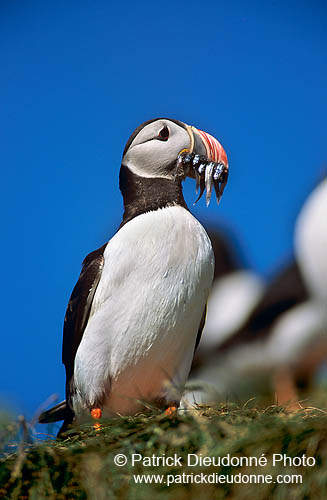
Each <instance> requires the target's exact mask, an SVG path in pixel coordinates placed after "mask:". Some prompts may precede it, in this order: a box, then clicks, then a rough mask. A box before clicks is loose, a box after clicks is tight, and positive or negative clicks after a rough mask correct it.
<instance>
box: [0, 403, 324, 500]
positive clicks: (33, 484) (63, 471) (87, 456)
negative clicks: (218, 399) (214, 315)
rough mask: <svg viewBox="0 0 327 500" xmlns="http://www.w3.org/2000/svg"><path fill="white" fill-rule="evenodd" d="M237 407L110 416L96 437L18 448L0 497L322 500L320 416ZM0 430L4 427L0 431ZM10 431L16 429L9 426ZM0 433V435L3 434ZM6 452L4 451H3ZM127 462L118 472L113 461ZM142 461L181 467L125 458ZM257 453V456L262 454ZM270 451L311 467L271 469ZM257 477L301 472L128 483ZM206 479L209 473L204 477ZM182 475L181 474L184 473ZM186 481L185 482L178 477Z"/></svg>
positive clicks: (86, 431) (4, 466)
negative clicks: (230, 461) (138, 477)
mask: <svg viewBox="0 0 327 500" xmlns="http://www.w3.org/2000/svg"><path fill="white" fill-rule="evenodd" d="M253 405H254V401H250V402H249V403H248V405H244V406H243V407H239V406H237V405H235V404H220V405H217V407H216V408H213V407H210V408H209V407H202V408H199V409H198V410H196V411H192V412H185V414H182V415H177V416H174V417H166V416H165V415H163V414H159V413H158V412H155V411H152V412H150V413H148V414H140V415H138V416H135V417H128V418H125V417H124V418H114V419H111V420H109V421H107V422H106V423H105V425H104V426H103V427H102V429H101V430H100V431H99V432H95V431H94V430H93V429H92V428H90V427H87V426H85V427H82V428H80V431H79V432H78V433H72V434H71V435H70V436H68V437H67V439H66V440H65V441H62V442H59V441H53V440H51V441H50V440H49V441H46V442H44V441H43V442H40V444H38V445H29V446H27V445H25V446H23V445H22V444H21V445H20V449H19V450H18V451H15V453H12V454H10V453H8V452H7V454H6V455H5V456H4V458H3V459H2V461H1V464H0V467H1V469H0V497H2V496H3V497H4V498H17V499H18V498H20V499H24V498H26V499H27V498H28V499H42V498H50V499H51V498H53V499H56V500H57V499H75V498H76V499H83V498H92V499H93V498H94V499H97V500H98V499H99V500H102V499H106V498H119V499H133V500H138V499H149V498H150V499H151V498H152V499H153V500H155V499H157V498H159V499H161V498H162V499H169V500H170V499H174V500H182V499H188V500H190V499H194V500H201V499H206V500H207V499H220V498H240V499H249V500H250V499H251V500H252V499H254V498H255V499H259V500H260V499H269V498H273V499H280V500H282V499H285V498H287V499H288V500H292V499H302V498H303V499H309V498H310V499H315V500H316V499H325V498H327V412H326V411H325V410H323V409H313V408H311V409H306V410H301V411H300V412H297V413H295V414H291V415H289V414H287V413H286V412H285V411H284V410H283V409H282V408H279V407H276V406H271V407H268V408H266V409H265V410H262V409H261V410H258V409H257V408H255V407H253ZM8 425H9V426H11V432H12V433H14V432H15V426H14V425H13V424H2V434H1V435H2V440H3V444H4V442H5V441H7V443H6V444H7V445H8V440H9V441H10V429H9V428H8ZM6 426H7V427H6ZM16 430H17V429H16ZM4 436H5V437H4ZM7 450H8V448H7ZM118 453H123V454H124V455H126V457H127V458H128V463H127V465H125V466H121V467H118V466H117V465H115V463H114V457H115V455H116V454H118ZM133 453H134V454H135V453H138V454H141V455H142V456H144V457H151V456H152V455H154V456H156V457H158V456H163V455H165V456H166V457H170V456H174V454H176V455H177V456H178V457H182V458H181V461H182V462H184V464H183V465H182V466H178V465H176V466H168V465H166V466H154V465H152V466H145V465H142V464H141V463H140V462H138V463H137V464H135V465H134V467H133V466H132V464H131V456H132V454H133ZM188 453H193V454H198V455H201V454H202V456H209V457H218V456H220V457H224V456H227V455H228V454H229V455H230V456H237V457H260V456H265V457H266V458H267V465H266V466H265V467H263V466H262V467H260V466H259V467H246V465H243V466H242V467H241V466H228V465H221V466H213V465H212V466H207V467H205V466H203V467H200V466H195V467H191V466H187V455H188ZM262 454H264V455H262ZM273 454H285V455H287V457H290V458H291V459H292V458H293V457H300V456H302V455H303V454H305V455H306V456H307V457H315V461H316V464H315V466H313V467H302V466H300V467H295V466H286V467H285V466H283V465H282V464H281V463H278V464H276V465H275V466H273V464H272V457H273ZM201 472H203V473H204V474H206V475H210V474H211V475H212V474H213V473H215V474H224V475H228V476H230V475H232V474H233V475H236V474H239V473H240V472H242V474H265V475H267V474H268V475H269V474H270V475H271V476H272V480H273V481H275V480H276V478H277V475H278V474H282V475H285V474H287V475H293V474H295V475H301V476H302V484H277V483H276V482H272V483H271V484H235V483H234V484H194V483H193V484H191V483H190V484H176V483H175V484H171V485H170V486H167V484H135V482H134V480H133V475H135V474H163V475H164V478H163V480H167V475H168V474H169V475H170V476H169V477H170V478H172V477H175V480H177V481H178V475H182V474H183V473H184V474H188V475H189V477H191V476H190V475H192V474H193V477H194V475H195V474H199V473H201ZM212 477H213V476H212ZM184 478H185V476H184ZM184 480H186V479H184Z"/></svg>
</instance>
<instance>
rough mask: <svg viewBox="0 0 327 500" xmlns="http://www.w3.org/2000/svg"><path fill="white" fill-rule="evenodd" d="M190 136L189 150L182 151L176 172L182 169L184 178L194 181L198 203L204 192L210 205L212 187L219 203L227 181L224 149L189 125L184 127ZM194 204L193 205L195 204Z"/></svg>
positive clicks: (177, 161)
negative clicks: (190, 178)
mask: <svg viewBox="0 0 327 500" xmlns="http://www.w3.org/2000/svg"><path fill="white" fill-rule="evenodd" d="M186 130H187V132H188V134H189V136H190V148H189V149H183V150H182V151H181V152H180V153H179V155H178V157H177V160H176V165H177V170H180V169H183V174H184V176H185V177H192V178H193V179H195V180H196V193H198V192H199V196H198V198H197V199H196V201H195V203H196V202H197V201H199V199H200V198H201V196H202V195H203V193H204V190H206V203H207V206H208V205H209V203H210V199H211V194H212V188H213V187H214V189H215V193H216V198H217V202H218V203H219V201H220V199H221V197H222V195H223V192H224V189H225V187H226V184H227V180H228V161H227V155H226V153H225V150H224V148H223V147H222V145H221V144H220V142H219V141H217V139H215V137H213V136H212V135H210V134H208V133H207V132H203V130H199V129H197V128H195V127H191V126H190V125H186ZM195 203H194V204H195Z"/></svg>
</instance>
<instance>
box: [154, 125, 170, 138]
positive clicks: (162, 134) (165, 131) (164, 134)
mask: <svg viewBox="0 0 327 500" xmlns="http://www.w3.org/2000/svg"><path fill="white" fill-rule="evenodd" d="M168 137H169V128H168V127H167V126H166V125H165V126H164V128H162V129H161V130H160V132H159V134H158V137H157V139H159V140H160V141H168Z"/></svg>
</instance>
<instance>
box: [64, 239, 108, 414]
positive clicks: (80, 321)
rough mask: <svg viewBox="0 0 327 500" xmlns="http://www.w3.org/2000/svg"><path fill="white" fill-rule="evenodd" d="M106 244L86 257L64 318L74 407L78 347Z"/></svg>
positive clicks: (69, 388) (68, 393) (68, 398)
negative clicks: (75, 364) (75, 362)
mask: <svg viewBox="0 0 327 500" xmlns="http://www.w3.org/2000/svg"><path fill="white" fill-rule="evenodd" d="M106 246H107V243H106V244H105V245H103V246H102V247H101V248H98V250H94V252H91V253H90V254H89V255H88V256H87V257H85V259H84V261H83V264H82V271H81V274H80V276H79V279H78V281H77V283H76V285H75V287H74V289H73V292H72V294H71V296H70V299H69V302H68V306H67V310H66V315H65V321H64V333H63V343H62V362H63V364H64V365H65V368H66V401H67V404H68V407H70V409H72V405H71V393H72V391H73V376H74V361H75V356H76V352H77V349H78V346H79V344H80V342H81V340H82V337H83V334H84V330H85V327H86V325H87V322H88V319H89V316H90V310H91V305H92V301H93V298H94V294H95V291H96V289H97V286H98V284H99V281H100V278H101V273H102V268H103V263H104V257H103V253H104V250H105V248H106Z"/></svg>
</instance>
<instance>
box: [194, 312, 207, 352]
mask: <svg viewBox="0 0 327 500" xmlns="http://www.w3.org/2000/svg"><path fill="white" fill-rule="evenodd" d="M206 315H207V304H206V305H205V306H204V310H203V314H202V318H201V321H200V324H199V329H198V334H197V336H196V341H195V348H194V354H195V351H196V350H197V348H198V346H199V344H200V340H201V337H202V332H203V328H204V325H205V322H206Z"/></svg>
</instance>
